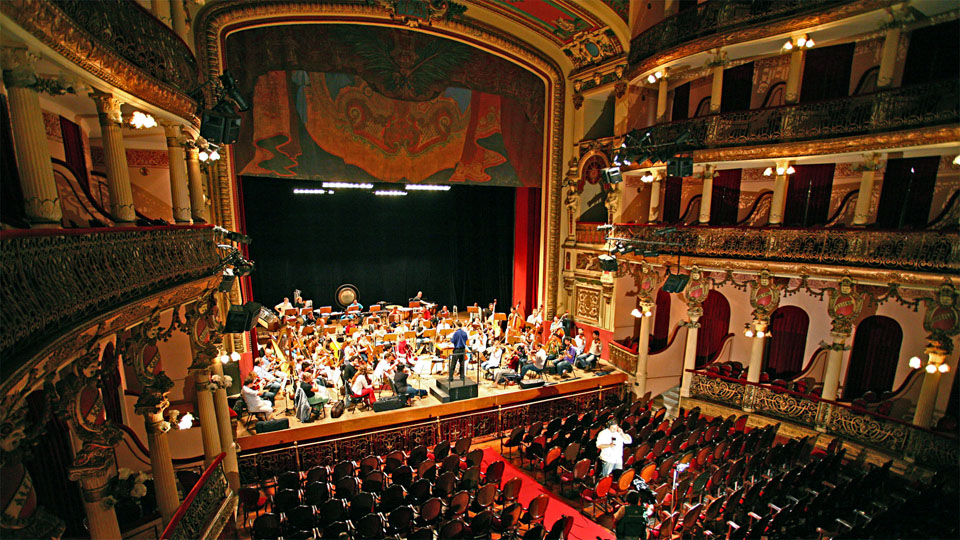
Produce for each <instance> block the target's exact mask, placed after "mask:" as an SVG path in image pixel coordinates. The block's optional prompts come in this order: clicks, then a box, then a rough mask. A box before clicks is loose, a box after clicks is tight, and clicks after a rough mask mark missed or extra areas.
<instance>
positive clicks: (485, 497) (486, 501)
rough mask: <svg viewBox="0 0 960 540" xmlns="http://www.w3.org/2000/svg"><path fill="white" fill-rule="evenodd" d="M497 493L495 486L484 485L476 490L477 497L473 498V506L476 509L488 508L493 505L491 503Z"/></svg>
mask: <svg viewBox="0 0 960 540" xmlns="http://www.w3.org/2000/svg"><path fill="white" fill-rule="evenodd" d="M499 491H500V490H499V489H497V485H496V484H485V485H484V486H483V487H481V488H480V489H479V490H477V495H476V496H475V497H474V504H475V505H476V506H477V507H478V508H487V507H489V506H490V505H492V504H493V501H495V500H496V498H497V494H498V492H499Z"/></svg>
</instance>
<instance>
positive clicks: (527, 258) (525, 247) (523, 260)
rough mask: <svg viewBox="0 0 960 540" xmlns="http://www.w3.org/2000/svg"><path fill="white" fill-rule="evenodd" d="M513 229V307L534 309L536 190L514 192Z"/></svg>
mask: <svg viewBox="0 0 960 540" xmlns="http://www.w3.org/2000/svg"><path fill="white" fill-rule="evenodd" d="M515 201H516V204H515V208H514V212H515V215H514V225H513V227H514V228H513V231H514V236H513V305H516V304H517V302H520V303H521V307H522V308H523V312H524V314H526V315H529V314H530V313H532V312H533V310H534V309H536V307H537V288H538V286H539V278H540V275H539V269H540V188H516V199H515Z"/></svg>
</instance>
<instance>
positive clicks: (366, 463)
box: [360, 456, 380, 477]
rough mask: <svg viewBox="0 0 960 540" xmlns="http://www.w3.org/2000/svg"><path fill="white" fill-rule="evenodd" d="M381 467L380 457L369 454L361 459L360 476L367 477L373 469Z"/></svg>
mask: <svg viewBox="0 0 960 540" xmlns="http://www.w3.org/2000/svg"><path fill="white" fill-rule="evenodd" d="M378 469H380V458H378V457H377V456H367V457H365V458H363V459H361V460H360V476H361V477H366V476H367V475H368V474H370V473H371V472H372V471H375V470H378Z"/></svg>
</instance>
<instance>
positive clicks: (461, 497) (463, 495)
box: [447, 490, 470, 516]
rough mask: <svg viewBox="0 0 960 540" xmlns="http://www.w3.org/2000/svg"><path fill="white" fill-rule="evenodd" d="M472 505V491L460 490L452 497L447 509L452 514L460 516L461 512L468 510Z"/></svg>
mask: <svg viewBox="0 0 960 540" xmlns="http://www.w3.org/2000/svg"><path fill="white" fill-rule="evenodd" d="M469 507H470V492H469V491H466V490H464V491H458V492H456V493H455V494H454V495H453V497H451V498H450V505H449V507H448V508H447V511H448V512H449V513H450V515H453V516H459V515H460V514H462V513H464V512H466V511H467V508H469Z"/></svg>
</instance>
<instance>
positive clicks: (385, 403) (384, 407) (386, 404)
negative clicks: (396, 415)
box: [373, 396, 406, 412]
mask: <svg viewBox="0 0 960 540" xmlns="http://www.w3.org/2000/svg"><path fill="white" fill-rule="evenodd" d="M404 401H406V400H405V399H404V396H388V397H385V398H380V399H378V400H376V401H374V402H373V410H374V411H376V412H383V411H392V410H394V409H399V408H400V407H403V403H404Z"/></svg>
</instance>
